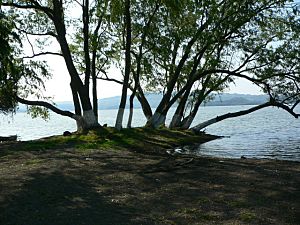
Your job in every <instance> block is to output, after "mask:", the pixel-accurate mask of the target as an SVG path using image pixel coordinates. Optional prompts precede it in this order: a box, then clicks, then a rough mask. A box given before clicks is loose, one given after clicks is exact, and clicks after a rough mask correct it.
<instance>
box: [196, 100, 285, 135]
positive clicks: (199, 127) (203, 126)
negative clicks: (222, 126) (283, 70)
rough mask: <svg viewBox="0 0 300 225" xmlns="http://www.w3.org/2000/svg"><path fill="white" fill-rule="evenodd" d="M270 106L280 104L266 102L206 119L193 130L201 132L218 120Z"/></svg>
mask: <svg viewBox="0 0 300 225" xmlns="http://www.w3.org/2000/svg"><path fill="white" fill-rule="evenodd" d="M269 106H278V105H275V104H272V103H271V102H266V103H264V104H261V105H258V106H254V107H252V108H250V109H246V110H242V111H239V112H233V113H226V114H224V115H221V116H217V117H215V118H212V119H210V120H207V121H205V122H203V123H200V124H198V125H196V126H194V127H192V128H191V130H193V131H195V132H199V131H200V130H201V129H203V128H205V127H208V126H210V125H212V124H215V123H217V122H220V121H222V120H225V119H229V118H233V117H238V116H243V115H246V114H249V113H252V112H255V111H257V110H259V109H263V108H265V107H269ZM278 107H280V106H278Z"/></svg>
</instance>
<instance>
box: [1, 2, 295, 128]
mask: <svg viewBox="0 0 300 225" xmlns="http://www.w3.org/2000/svg"><path fill="white" fill-rule="evenodd" d="M2 8H3V11H2V14H1V16H2V17H3V18H6V19H4V20H1V24H0V26H2V27H5V29H3V32H2V31H1V40H2V39H3V43H5V44H4V45H5V47H4V48H3V49H2V50H1V87H5V88H1V96H6V97H5V98H3V99H1V110H2V111H5V112H7V111H9V110H11V109H14V108H15V107H16V103H17V102H20V103H25V104H29V105H33V106H43V107H46V108H48V109H50V110H53V111H54V112H56V113H59V114H61V115H64V116H68V117H70V118H73V119H75V120H76V122H77V125H78V129H86V128H87V129H88V128H91V127H94V126H98V104H97V99H98V96H97V88H100V89H101V86H100V87H98V83H97V80H98V79H102V80H106V81H113V82H117V83H119V84H121V85H122V87H123V89H122V97H121V101H120V106H119V111H118V116H117V118H116V128H117V129H121V128H122V124H123V120H124V119H123V114H124V110H125V104H126V96H127V90H128V89H130V90H131V97H130V115H129V119H128V127H131V121H132V114H133V99H134V98H135V97H137V98H138V100H139V101H140V103H141V105H142V109H143V112H144V114H145V117H146V118H147V121H148V122H147V125H148V126H151V127H154V128H156V127H159V126H161V125H164V124H165V120H166V115H167V113H168V112H169V109H170V108H171V107H172V106H176V110H175V114H174V115H173V117H172V120H171V123H170V125H169V126H170V127H171V128H182V129H188V128H190V127H191V124H192V122H193V121H194V118H195V116H196V114H197V112H198V110H199V106H200V105H201V104H203V103H205V102H207V101H209V100H210V99H212V98H213V96H214V95H215V94H218V93H220V92H223V91H224V90H226V89H228V87H229V85H230V84H231V83H234V82H235V80H236V79H237V78H238V79H246V80H248V81H250V82H252V83H253V84H255V85H257V86H258V87H260V88H261V90H262V91H263V92H264V93H266V94H268V95H269V101H268V102H266V103H264V104H263V105H261V106H256V107H253V108H251V109H249V110H247V111H243V112H237V113H234V114H230V115H228V114H226V115H223V116H221V117H219V118H217V119H216V118H213V119H212V120H209V121H207V122H205V123H203V124H199V125H198V126H195V127H194V128H193V129H195V130H197V129H202V128H204V127H205V126H207V125H210V124H212V123H214V122H218V121H221V120H223V119H226V118H231V117H234V116H240V115H244V114H247V113H250V112H253V111H255V110H258V109H261V108H264V107H268V106H276V107H280V108H283V109H285V110H286V111H287V112H289V113H290V114H292V115H293V116H294V117H298V114H297V113H296V112H295V108H296V106H297V104H298V103H299V99H300V98H299V95H300V92H299V80H300V77H299V56H300V55H299V53H300V52H299V49H300V48H299V47H300V46H299V45H300V42H299V38H298V37H299V31H300V30H299V28H300V23H299V21H300V20H299V7H298V5H297V3H294V2H293V1H287V0H280V1H278V0H259V1H252V0H250V1H249V0H243V1H235V0H229V1H217V0H208V1H194V0H184V1H175V0H174V1H164V0H151V1H139V0H124V1H110V0H97V1H89V0H82V1H81V2H80V1H62V0H51V1H44V0H28V1H2ZM72 12H73V13H72ZM7 18H14V19H13V21H14V23H12V22H9V20H8V19H7ZM1 30H2V29H1ZM15 32H17V33H18V36H16V35H15ZM32 38H34V40H35V47H36V48H37V49H39V52H34V51H33V53H32V55H31V56H24V54H23V55H22V57H21V56H20V51H19V50H20V48H19V47H16V45H15V44H13V43H16V42H19V43H20V44H21V43H23V42H26V41H28V42H29V43H30V44H31V45H32V43H31V41H30V40H32ZM51 42H56V43H58V45H59V47H60V50H59V51H56V52H53V51H50V50H49V48H48V46H49V45H50V46H51ZM48 54H51V55H55V56H57V57H63V59H64V61H65V63H66V66H67V69H68V72H69V76H70V79H71V83H70V88H71V90H72V95H73V103H74V108H75V113H73V112H69V111H63V110H60V109H58V108H57V107H55V106H54V105H53V104H51V103H50V102H47V101H39V100H37V101H29V100H27V99H26V98H27V97H28V96H29V95H32V94H34V93H37V91H38V89H39V86H40V85H42V84H43V83H42V80H43V78H45V77H49V73H48V70H47V67H46V62H41V61H39V60H37V58H38V57H39V56H41V55H48ZM16 56H17V57H16ZM2 61H3V62H2ZM2 65H3V66H2ZM113 65H115V66H117V67H118V68H119V69H120V70H121V71H122V74H123V79H121V80H116V79H115V78H112V77H110V74H109V73H108V69H109V68H110V67H111V66H113ZM24 80H25V82H24ZM27 81H30V82H29V83H27ZM26 85H27V86H26ZM28 85H29V86H28ZM32 87H34V89H32ZM5 91H6V92H5ZM147 92H161V93H162V94H163V97H162V99H161V102H160V103H159V105H158V107H157V108H156V109H155V110H154V112H153V111H152V109H151V107H150V104H149V102H148V100H147V98H146V95H145V93H147ZM90 93H91V97H90ZM176 102H177V104H176V105H175V103H176ZM220 118H221V119H220Z"/></svg>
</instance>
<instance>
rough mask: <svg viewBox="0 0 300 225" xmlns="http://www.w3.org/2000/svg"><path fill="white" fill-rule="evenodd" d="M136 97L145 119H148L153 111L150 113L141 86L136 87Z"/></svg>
mask: <svg viewBox="0 0 300 225" xmlns="http://www.w3.org/2000/svg"><path fill="white" fill-rule="evenodd" d="M137 98H138V100H139V102H140V103H141V106H142V110H143V113H144V115H145V117H146V119H147V121H149V120H150V119H151V117H152V116H153V113H152V109H151V106H150V104H149V102H148V100H147V98H146V97H145V95H144V92H143V90H142V88H141V87H138V94H137Z"/></svg>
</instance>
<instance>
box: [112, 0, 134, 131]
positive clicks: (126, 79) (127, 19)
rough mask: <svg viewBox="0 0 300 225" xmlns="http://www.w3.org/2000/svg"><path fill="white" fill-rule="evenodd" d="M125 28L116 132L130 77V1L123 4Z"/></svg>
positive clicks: (121, 118) (122, 112)
mask: <svg viewBox="0 0 300 225" xmlns="http://www.w3.org/2000/svg"><path fill="white" fill-rule="evenodd" d="M124 14H125V26H126V46H125V75H124V82H123V87H122V96H121V101H120V106H119V110H118V115H117V119H116V124H115V128H116V129H117V130H121V129H122V123H123V116H124V111H125V106H126V98H127V89H128V86H129V85H128V83H129V76H130V66H131V56H130V49H131V16H130V0H126V2H125V13H124Z"/></svg>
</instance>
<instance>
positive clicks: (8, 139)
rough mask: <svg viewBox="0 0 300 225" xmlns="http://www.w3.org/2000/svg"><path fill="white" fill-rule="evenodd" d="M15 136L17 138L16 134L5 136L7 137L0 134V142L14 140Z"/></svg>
mask: <svg viewBox="0 0 300 225" xmlns="http://www.w3.org/2000/svg"><path fill="white" fill-rule="evenodd" d="M17 138H18V136H17V135H11V136H7V137H3V136H0V142H4V141H16V140H17Z"/></svg>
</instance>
